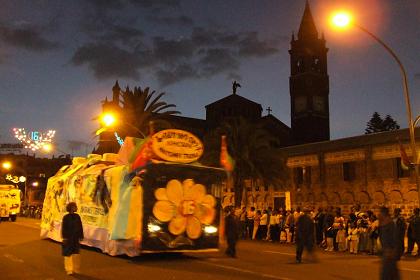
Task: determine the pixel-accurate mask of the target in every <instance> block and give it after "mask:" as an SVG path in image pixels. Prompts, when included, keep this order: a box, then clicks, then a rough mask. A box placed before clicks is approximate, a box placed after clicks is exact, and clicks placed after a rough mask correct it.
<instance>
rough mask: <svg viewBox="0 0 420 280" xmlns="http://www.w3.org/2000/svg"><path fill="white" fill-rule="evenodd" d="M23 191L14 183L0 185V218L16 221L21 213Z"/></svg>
mask: <svg viewBox="0 0 420 280" xmlns="http://www.w3.org/2000/svg"><path fill="white" fill-rule="evenodd" d="M21 199H22V192H21V191H20V189H19V188H18V187H16V186H14V185H0V219H2V220H9V219H10V220H11V221H12V222H15V221H16V218H17V216H18V214H19V213H20V205H21Z"/></svg>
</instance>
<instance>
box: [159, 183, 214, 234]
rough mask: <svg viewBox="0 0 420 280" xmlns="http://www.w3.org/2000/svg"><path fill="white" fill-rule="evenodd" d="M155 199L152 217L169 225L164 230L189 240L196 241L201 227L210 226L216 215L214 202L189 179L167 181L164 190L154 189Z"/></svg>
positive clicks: (199, 186)
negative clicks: (183, 235)
mask: <svg viewBox="0 0 420 280" xmlns="http://www.w3.org/2000/svg"><path fill="white" fill-rule="evenodd" d="M155 197H156V199H157V201H156V203H155V205H154V206H153V215H155V217H156V219H158V220H159V221H161V222H169V226H168V229H169V232H170V233H171V234H173V235H180V234H182V233H184V232H186V233H187V236H188V237H189V238H191V239H197V238H199V237H200V236H201V233H202V230H201V228H202V224H204V225H210V224H211V223H212V222H213V220H214V218H215V215H216V210H215V209H214V207H215V206H216V200H215V199H214V197H213V196H212V195H209V194H206V188H205V187H204V186H203V185H201V184H195V183H194V180H192V179H186V180H185V181H184V182H182V183H181V182H180V181H178V180H170V181H169V182H168V183H167V184H166V188H158V189H156V191H155Z"/></svg>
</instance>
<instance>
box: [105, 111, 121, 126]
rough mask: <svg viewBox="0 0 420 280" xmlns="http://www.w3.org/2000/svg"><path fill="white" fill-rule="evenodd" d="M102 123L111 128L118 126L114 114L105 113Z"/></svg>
mask: <svg viewBox="0 0 420 280" xmlns="http://www.w3.org/2000/svg"><path fill="white" fill-rule="evenodd" d="M101 122H102V123H103V124H104V125H105V126H106V127H111V126H114V125H115V124H116V122H117V118H116V117H115V115H114V114H112V113H105V114H103V115H102V116H101Z"/></svg>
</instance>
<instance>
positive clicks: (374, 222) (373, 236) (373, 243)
mask: <svg viewBox="0 0 420 280" xmlns="http://www.w3.org/2000/svg"><path fill="white" fill-rule="evenodd" d="M368 215H369V226H368V234H369V245H368V248H369V255H374V254H376V253H377V243H378V237H379V228H378V227H379V221H378V219H377V218H376V216H375V215H374V214H373V213H372V212H371V213H368Z"/></svg>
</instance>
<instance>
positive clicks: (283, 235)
mask: <svg viewBox="0 0 420 280" xmlns="http://www.w3.org/2000/svg"><path fill="white" fill-rule="evenodd" d="M279 214H280V215H279V232H280V243H286V242H287V233H286V211H285V210H280V213H279Z"/></svg>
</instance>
